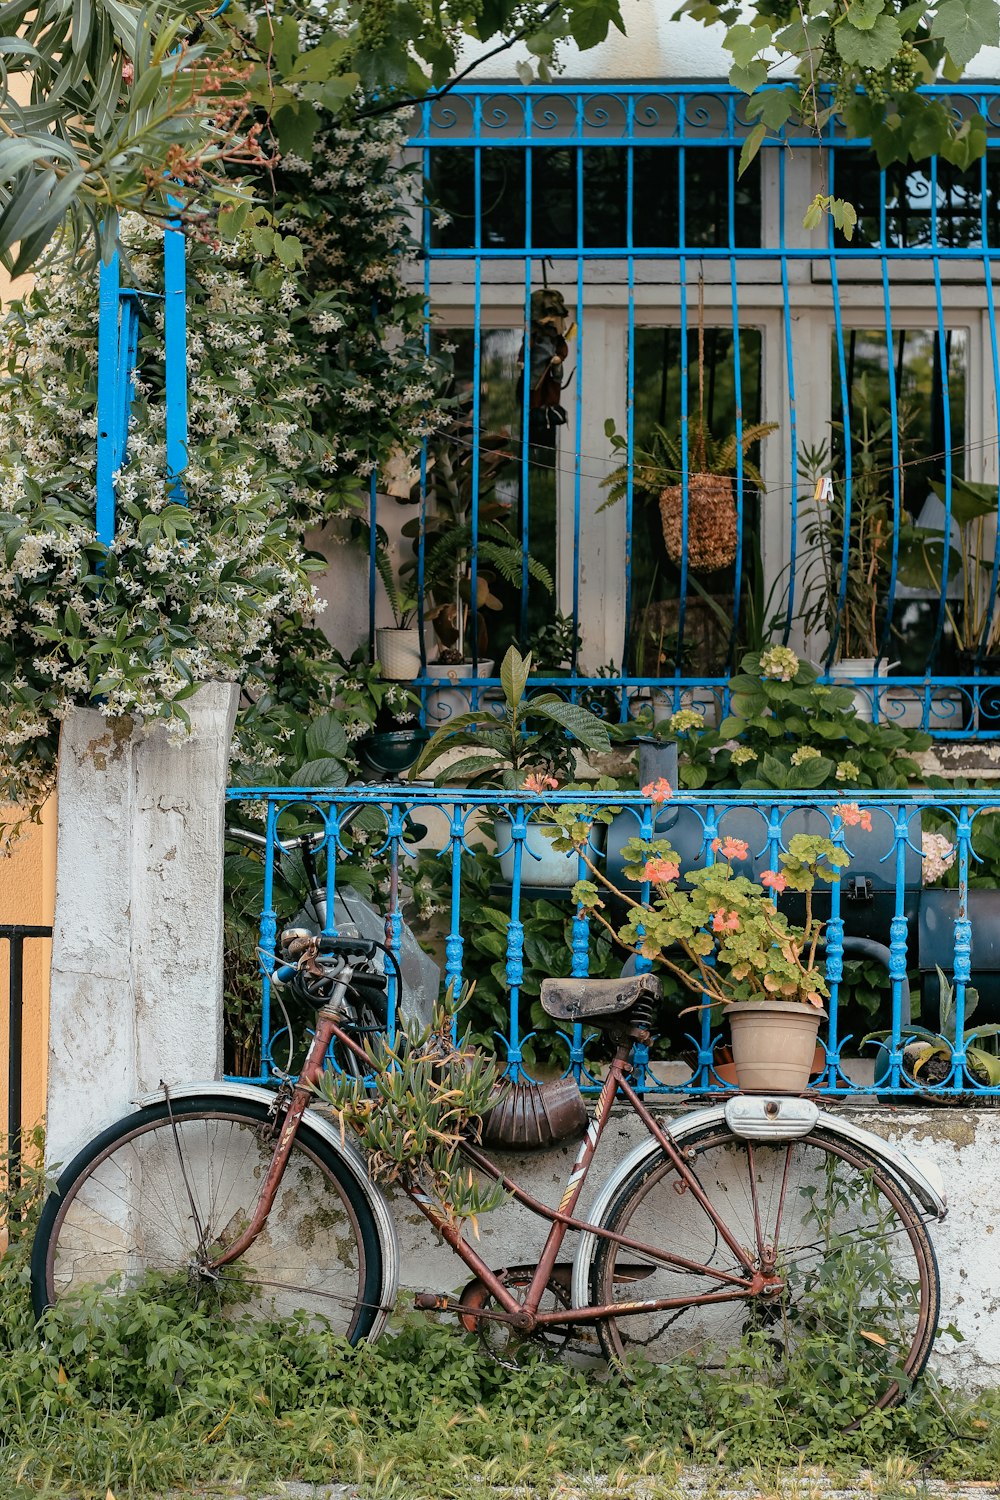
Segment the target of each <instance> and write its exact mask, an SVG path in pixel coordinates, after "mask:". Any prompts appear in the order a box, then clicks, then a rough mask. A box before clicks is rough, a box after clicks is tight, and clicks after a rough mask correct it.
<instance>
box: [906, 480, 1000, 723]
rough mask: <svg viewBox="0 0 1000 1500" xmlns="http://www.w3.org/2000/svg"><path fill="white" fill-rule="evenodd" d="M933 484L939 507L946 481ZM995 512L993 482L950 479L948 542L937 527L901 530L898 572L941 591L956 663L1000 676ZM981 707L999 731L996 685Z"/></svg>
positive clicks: (918, 584)
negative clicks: (995, 590) (995, 570)
mask: <svg viewBox="0 0 1000 1500" xmlns="http://www.w3.org/2000/svg"><path fill="white" fill-rule="evenodd" d="M931 489H932V490H933V491H934V494H935V496H936V497H937V499H938V501H940V502H941V504H942V506H943V505H944V503H945V501H946V497H947V489H946V487H945V486H944V484H942V483H940V482H939V481H937V480H932V481H931ZM996 517H997V486H996V485H995V484H976V483H973V482H972V481H970V480H966V479H953V480H952V486H951V536H950V537H949V538H948V540H947V542H946V540H945V535H944V530H943V528H942V527H939V526H922V525H919V524H917V525H913V526H905V527H903V528H901V532H900V565H899V570H900V571H899V576H900V578H901V579H902V581H903V582H904V583H905V584H907V585H909V586H911V587H915V588H929V589H932V590H933V591H934V593H935V594H936V595H937V596H938V597H940V595H941V593H942V591H943V592H944V594H945V613H946V616H947V619H948V623H949V625H950V627H951V631H952V635H953V638H954V641H955V645H956V647H957V651H958V661H959V666H960V667H961V668H962V669H963V670H964V671H965V672H967V673H968V674H969V676H970V677H971V676H973V675H975V676H979V675H980V674H982V675H983V676H987V677H1000V607H998V605H997V600H996V596H995V592H994V588H993V553H994V542H993V536H992V532H993V530H994V528H995V523H996ZM956 540H957V543H958V545H957V546H955V545H954V543H955V541H956ZM946 563H947V570H946V568H945V564H946ZM979 710H980V715H981V717H982V719H983V720H984V721H985V722H986V723H987V724H988V725H989V726H990V727H993V728H995V729H996V730H997V731H1000V689H996V688H986V689H983V690H981V692H980V697H979Z"/></svg>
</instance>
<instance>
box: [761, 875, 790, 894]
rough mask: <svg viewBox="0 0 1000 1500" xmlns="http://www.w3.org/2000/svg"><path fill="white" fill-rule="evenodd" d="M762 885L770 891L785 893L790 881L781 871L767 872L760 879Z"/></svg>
mask: <svg viewBox="0 0 1000 1500" xmlns="http://www.w3.org/2000/svg"><path fill="white" fill-rule="evenodd" d="M760 883H761V885H763V886H766V887H767V889H768V890H769V891H783V890H784V889H785V887H786V886H787V885H788V881H787V880H786V878H785V876H784V875H782V874H781V872H780V871H779V870H765V871H764V873H763V875H762V876H761V877H760Z"/></svg>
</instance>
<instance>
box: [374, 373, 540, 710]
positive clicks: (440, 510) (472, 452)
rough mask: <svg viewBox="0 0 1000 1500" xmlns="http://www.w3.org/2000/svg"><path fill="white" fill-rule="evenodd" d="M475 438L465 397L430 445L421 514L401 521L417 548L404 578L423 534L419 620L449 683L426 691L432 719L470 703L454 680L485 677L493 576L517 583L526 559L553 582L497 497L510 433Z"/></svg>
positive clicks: (531, 570)
mask: <svg viewBox="0 0 1000 1500" xmlns="http://www.w3.org/2000/svg"><path fill="white" fill-rule="evenodd" d="M475 437H476V429H475V426H474V424H473V422H472V407H471V403H470V402H466V403H465V404H464V406H463V407H462V409H461V410H460V412H459V414H458V415H457V416H456V417H454V419H453V420H452V422H451V424H450V426H449V427H448V429H447V430H446V431H444V432H442V433H441V434H440V435H439V437H438V438H437V440H436V441H434V442H432V443H431V444H430V447H429V450H428V459H427V467H426V474H425V481H424V482H425V486H426V502H427V503H426V507H425V514H424V515H423V516H422V517H420V518H416V519H414V520H412V521H408V522H407V523H406V525H405V526H404V527H403V535H404V536H405V537H407V538H408V539H409V540H410V541H411V543H412V545H413V550H414V554H415V555H414V557H413V559H412V560H411V561H409V562H407V563H406V564H404V566H403V568H402V569H401V570H400V572H401V574H402V575H404V576H405V577H406V578H407V579H408V580H412V579H415V578H416V576H417V573H418V569H419V563H420V548H421V539H422V545H423V589H424V619H425V621H426V622H429V624H430V625H431V628H432V630H433V632H434V636H435V638H436V640H437V643H438V652H437V659H436V661H430V662H428V671H429V673H430V674H431V675H440V676H442V677H444V678H446V679H447V682H448V684H449V685H448V686H446V687H443V688H441V689H437V690H432V691H431V692H429V693H428V695H427V718H428V720H429V722H431V723H446V722H448V721H451V720H453V719H455V718H456V717H458V716H459V715H461V714H462V713H463V712H464V711H465V709H467V708H469V707H470V706H471V705H470V701H469V696H468V692H467V690H463V689H461V688H460V687H459V686H458V684H459V683H460V682H463V681H467V680H468V679H470V678H472V677H474V676H478V677H488V676H489V675H490V674H491V672H492V670H493V661H492V660H491V659H490V658H489V657H488V656H487V652H488V650H489V636H488V631H487V626H486V617H487V613H488V612H492V613H495V612H497V611H499V610H500V609H502V607H503V606H502V601H501V600H500V599H499V598H497V596H496V594H495V593H494V592H493V585H494V583H495V581H496V577H497V575H499V576H500V577H502V578H504V579H505V580H506V581H507V582H508V583H510V584H514V585H519V584H520V583H521V578H522V572H523V570H524V567H525V565H526V566H527V571H528V576H529V577H530V578H534V579H535V580H536V582H538V583H540V584H541V585H542V587H543V588H545V589H546V590H547V591H548V592H549V593H551V592H552V589H553V583H552V576H551V574H550V573H549V571H548V569H547V568H545V567H543V565H542V564H541V563H539V562H538V561H536V559H535V558H533V557H528V558H527V559H525V554H524V549H523V547H522V546H521V543H520V541H519V540H518V538H517V537H516V536H515V534H514V532H513V531H512V530H511V529H510V525H509V524H508V514H509V512H508V509H507V507H506V506H505V505H503V504H501V503H500V501H498V500H497V499H496V481H497V475H498V473H499V472H500V471H501V470H502V468H503V467H504V466H505V465H506V464H507V463H509V462H510V461H511V459H512V454H511V451H510V440H509V438H508V437H507V435H506V434H504V433H480V434H479V435H478V445H477V443H476V441H475ZM477 453H478V484H477V483H476V480H477V469H476V455H477ZM418 498H419V496H418ZM473 560H475V569H473ZM474 571H475V597H473V572H474ZM473 657H474V658H475V660H473Z"/></svg>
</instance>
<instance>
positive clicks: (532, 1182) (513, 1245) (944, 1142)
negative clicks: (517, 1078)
mask: <svg viewBox="0 0 1000 1500" xmlns="http://www.w3.org/2000/svg"><path fill="white" fill-rule="evenodd" d="M838 1112H842V1113H843V1114H844V1115H845V1116H846V1117H847V1118H849V1119H850V1120H851V1121H852V1122H853V1123H854V1124H857V1125H860V1126H862V1127H863V1128H864V1129H866V1130H870V1131H871V1132H872V1133H873V1134H874V1135H878V1136H881V1137H882V1138H883V1139H885V1140H888V1141H890V1142H891V1143H892V1144H893V1145H895V1146H897V1147H899V1148H900V1149H902V1150H903V1151H905V1152H906V1153H907V1154H908V1155H910V1156H913V1157H916V1158H921V1157H923V1158H926V1159H930V1160H931V1161H933V1162H934V1163H935V1164H936V1165H937V1166H938V1167H939V1168H940V1170H941V1173H942V1175H943V1177H944V1181H945V1185H946V1190H947V1196H948V1204H949V1210H948V1216H947V1218H946V1219H945V1220H944V1221H943V1222H942V1223H932V1224H931V1225H930V1235H931V1239H932V1240H933V1242H934V1248H935V1251H936V1253H937V1257H938V1264H939V1269H940V1273H941V1290H942V1297H941V1319H940V1326H941V1328H947V1327H948V1326H949V1325H954V1327H955V1328H957V1329H958V1331H959V1332H960V1333H961V1334H962V1336H963V1340H964V1342H961V1343H958V1342H956V1341H955V1340H954V1339H952V1338H950V1337H947V1336H945V1335H939V1338H938V1343H937V1347H936V1349H935V1352H934V1367H935V1369H936V1370H937V1372H938V1374H939V1375H940V1376H941V1378H942V1379H943V1380H944V1381H946V1382H947V1383H948V1384H949V1385H951V1386H954V1387H956V1388H961V1389H968V1390H973V1389H982V1388H984V1387H987V1386H992V1385H995V1384H996V1383H997V1379H998V1377H1000V1282H998V1279H997V1275H996V1265H997V1256H998V1254H1000V1200H998V1197H997V1194H996V1192H995V1190H994V1186H993V1184H994V1183H995V1182H996V1179H997V1174H998V1171H1000V1111H995V1110H985V1109H983V1110H959V1109H928V1110H913V1109H905V1110H904V1109H893V1108H888V1107H881V1108H875V1107H868V1108H863V1107H853V1106H845V1107H844V1108H843V1110H842V1111H838ZM654 1113H656V1114H661V1113H662V1114H663V1115H665V1116H668V1117H670V1116H676V1114H677V1113H678V1111H677V1110H676V1109H673V1110H655V1109H654ZM644 1133H645V1132H644V1127H643V1126H642V1124H641V1123H640V1121H639V1120H638V1118H637V1116H635V1115H634V1114H632V1112H631V1111H629V1110H625V1109H622V1108H617V1109H616V1111H615V1115H614V1117H613V1118H612V1121H611V1123H610V1124H609V1126H608V1128H607V1131H606V1133H605V1136H604V1139H603V1140H602V1142H601V1145H600V1148H599V1153H598V1156H597V1158H596V1159H595V1162H594V1166H593V1168H592V1173H591V1177H590V1179H589V1181H588V1185H587V1190H586V1192H585V1195H584V1199H583V1202H582V1204H581V1210H582V1211H583V1213H584V1214H585V1213H586V1210H587V1207H588V1205H589V1204H590V1203H591V1202H592V1201H593V1200H594V1198H595V1197H596V1196H597V1193H598V1191H599V1190H600V1186H601V1184H602V1182H603V1180H604V1178H605V1176H606V1175H607V1173H608V1172H609V1171H610V1169H611V1167H613V1166H614V1165H615V1164H617V1163H618V1162H619V1161H621V1159H622V1158H623V1156H624V1155H625V1154H626V1152H628V1151H630V1150H631V1149H632V1148H633V1146H635V1145H638V1144H639V1142H640V1141H641V1140H642V1139H643V1137H644ZM575 1152H576V1145H575V1143H573V1144H572V1145H570V1146H568V1147H559V1148H557V1149H556V1150H555V1151H548V1152H545V1153H540V1154H527V1153H524V1154H521V1155H519V1156H509V1157H507V1158H505V1159H504V1160H505V1165H506V1170H507V1172H508V1173H509V1174H510V1175H511V1176H512V1177H514V1178H515V1179H516V1180H517V1181H518V1182H519V1183H521V1184H522V1186H524V1187H526V1188H527V1189H528V1191H529V1192H533V1193H534V1194H535V1195H536V1196H537V1197H539V1198H541V1200H542V1201H543V1202H544V1203H556V1202H558V1200H559V1197H560V1195H561V1189H562V1187H563V1186H564V1185H565V1181H566V1178H567V1176H568V1175H569V1170H570V1166H571V1163H572V1160H573V1157H574V1155H575ZM392 1196H393V1202H392V1206H393V1215H394V1218H395V1221H396V1226H397V1230H398V1233H399V1241H400V1252H401V1259H402V1274H401V1281H402V1285H403V1286H404V1287H407V1288H410V1289H412V1290H414V1291H420V1290H434V1291H445V1290H447V1291H457V1290H460V1289H461V1287H463V1286H464V1285H465V1284H466V1283H467V1282H468V1281H469V1279H470V1277H469V1273H468V1272H467V1271H466V1269H465V1267H464V1265H463V1264H462V1263H461V1261H459V1260H458V1259H457V1257H456V1256H454V1255H453V1254H452V1253H451V1251H450V1250H448V1248H447V1247H446V1246H445V1245H443V1244H442V1243H440V1242H438V1241H437V1240H436V1238H435V1236H434V1234H433V1231H432V1230H431V1229H430V1226H429V1225H428V1224H427V1222H426V1220H425V1219H424V1218H423V1217H422V1216H421V1215H420V1213H419V1212H418V1211H417V1210H416V1209H415V1208H413V1206H412V1205H411V1204H410V1203H409V1201H408V1200H407V1199H406V1198H405V1197H402V1196H401V1195H399V1194H396V1195H392ZM546 1228H547V1225H545V1224H544V1223H543V1221H542V1220H540V1219H537V1218H533V1217H532V1216H531V1215H530V1214H529V1213H527V1211H526V1210H524V1209H522V1208H520V1207H518V1205H516V1204H507V1205H505V1206H504V1207H503V1208H502V1209H499V1210H497V1211H496V1212H495V1213H491V1214H486V1215H484V1217H483V1218H482V1219H481V1220H480V1233H481V1236H482V1240H481V1245H480V1247H479V1249H480V1253H481V1254H482V1255H483V1257H484V1259H485V1260H486V1261H487V1263H488V1264H489V1265H491V1266H493V1267H494V1268H500V1267H503V1266H511V1265H518V1264H520V1263H533V1262H535V1261H537V1259H538V1256H539V1252H540V1250H541V1247H542V1244H543V1242H544V1239H545V1231H546ZM574 1250H575V1243H574V1241H573V1237H572V1236H571V1237H570V1238H569V1239H568V1240H567V1241H566V1244H565V1247H564V1253H563V1255H561V1257H560V1259H561V1260H567V1261H569V1260H572V1258H573V1253H574Z"/></svg>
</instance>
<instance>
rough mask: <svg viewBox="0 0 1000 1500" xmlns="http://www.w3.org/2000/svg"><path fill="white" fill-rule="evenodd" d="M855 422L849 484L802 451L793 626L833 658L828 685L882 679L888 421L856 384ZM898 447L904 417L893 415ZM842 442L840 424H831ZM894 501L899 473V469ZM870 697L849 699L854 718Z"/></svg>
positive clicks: (826, 456)
mask: <svg viewBox="0 0 1000 1500" xmlns="http://www.w3.org/2000/svg"><path fill="white" fill-rule="evenodd" d="M854 411H855V416H856V422H857V430H856V431H854V432H852V433H851V434H850V442H851V479H850V485H848V481H847V479H846V477H839V478H833V477H831V475H830V468H831V461H832V460H831V453H830V449H829V447H828V445H827V444H826V443H821V444H819V445H818V446H817V447H813V448H806V449H805V450H804V451H803V456H802V465H801V469H802V473H803V476H804V477H805V478H807V479H808V481H809V483H810V484H811V485H812V495H811V497H810V498H809V499H808V500H807V501H806V502H805V504H806V506H807V510H806V517H805V526H804V536H805V543H806V551H805V568H804V571H803V585H804V592H805V600H806V602H805V606H804V608H803V610H802V614H801V619H802V621H803V624H804V626H805V628H806V630H807V631H808V632H812V631H817V630H825V631H826V633H827V635H828V636H829V639H830V641H831V642H832V646H833V650H832V655H831V659H830V663H829V675H830V678H831V679H832V680H833V681H834V682H840V681H843V682H855V681H857V680H858V679H864V678H873V677H875V676H884V675H885V673H886V671H887V667H886V665H885V663H881V664H880V663H879V657H880V655H881V650H882V634H883V629H884V625H883V619H882V610H883V589H884V586H885V584H886V582H887V580H888V576H889V570H890V568H891V563H892V535H893V504H894V497H893V488H892V483H891V480H888V481H887V478H886V476H887V474H891V471H892V467H893V452H892V435H893V427H894V422H893V417H892V415H891V414H890V413H889V412H881V413H877V412H876V409H875V401H874V398H873V397H872V395H871V393H870V392H869V388H868V383H867V378H866V377H862V379H861V380H860V382H859V383H858V389H857V395H856V401H855V407H854ZM900 421H901V434H900V435H899V437H898V438H897V442H899V443H900V444H901V445H902V446H901V447H900V453H902V451H903V447H904V446H905V426H906V415H905V412H904V413H902V414H901V417H900ZM833 429H834V433H835V434H836V433H838V432H839V433H840V434H841V435H842V437H843V435H844V431H845V429H844V424H843V423H839V422H838V423H834V424H833ZM899 474H900V480H899V484H900V491H899V493H900V500H902V483H903V476H904V474H905V469H904V467H903V466H902V463H901V462H900V466H899ZM871 695H872V689H870V688H869V689H868V690H863V689H862V690H859V691H857V692H855V694H854V709H855V712H856V713H857V715H858V717H859V718H863V719H867V720H869V721H870V720H871V719H872V716H873V714H872V709H873V705H872V697H871Z"/></svg>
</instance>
